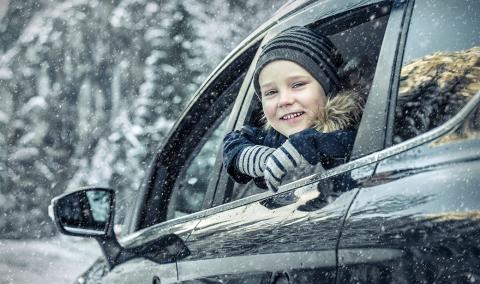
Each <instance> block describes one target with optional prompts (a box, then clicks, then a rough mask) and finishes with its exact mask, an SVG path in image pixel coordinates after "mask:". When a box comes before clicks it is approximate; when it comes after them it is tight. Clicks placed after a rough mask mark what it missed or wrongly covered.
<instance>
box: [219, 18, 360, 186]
mask: <svg viewBox="0 0 480 284" xmlns="http://www.w3.org/2000/svg"><path fill="white" fill-rule="evenodd" d="M342 63H343V60H342V57H341V55H340V54H339V52H338V51H337V49H336V47H335V46H334V44H333V43H332V42H331V41H330V40H329V39H328V38H327V37H326V36H323V35H321V34H318V33H316V32H314V31H313V30H311V29H309V28H306V27H292V28H289V29H287V30H285V31H283V32H281V33H279V34H278V35H277V36H275V37H274V38H273V39H272V40H271V41H270V42H268V43H267V44H266V45H265V47H264V48H263V50H262V53H261V54H260V57H259V60H258V62H257V64H256V68H255V73H254V78H253V82H254V86H255V91H256V93H257V95H259V96H260V97H261V102H262V109H263V114H264V118H265V119H266V124H265V127H264V128H263V129H260V128H255V127H251V126H244V127H243V128H242V130H240V131H233V132H230V133H229V134H227V135H226V137H225V139H224V149H223V150H224V166H225V167H226V169H227V171H228V173H229V174H230V175H231V176H232V178H233V179H234V180H235V181H237V182H240V183H246V182H248V181H250V180H251V179H252V178H254V179H255V180H256V181H257V182H256V183H257V185H260V186H261V185H262V182H259V181H261V180H262V179H264V181H265V183H266V185H267V186H268V188H269V189H270V190H272V191H277V190H278V187H279V186H280V185H281V184H284V183H285V182H286V181H287V180H288V178H291V177H293V176H296V175H297V176H298V175H302V173H303V172H304V171H305V170H306V169H308V168H310V169H311V168H313V167H315V169H316V171H323V170H324V169H329V168H332V167H334V166H336V165H338V164H340V163H344V162H345V161H346V160H347V159H348V157H349V155H350V152H351V149H352V146H353V142H354V139H355V134H356V126H357V124H358V122H359V119H360V116H361V112H362V103H361V100H360V99H359V98H360V97H359V96H356V94H355V93H354V92H352V91H347V90H344V87H345V86H343V85H344V84H342V80H341V78H340V77H341V76H340V75H339V73H340V72H339V70H340V67H341V66H342Z"/></svg>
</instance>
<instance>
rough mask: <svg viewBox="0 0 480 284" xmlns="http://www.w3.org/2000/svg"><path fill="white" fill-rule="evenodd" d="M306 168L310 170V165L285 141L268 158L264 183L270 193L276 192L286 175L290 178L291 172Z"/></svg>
mask: <svg viewBox="0 0 480 284" xmlns="http://www.w3.org/2000/svg"><path fill="white" fill-rule="evenodd" d="M306 167H310V168H311V167H312V165H311V164H309V163H308V162H307V160H305V158H304V157H303V156H302V155H301V154H300V153H299V152H298V151H297V149H295V147H293V145H292V144H291V143H290V142H289V141H288V140H287V141H286V142H285V143H283V145H282V146H280V147H279V148H278V149H276V150H275V151H274V152H273V153H272V154H271V155H270V156H269V157H268V159H267V163H266V168H265V171H264V176H265V182H266V183H267V186H268V188H269V189H270V190H271V191H273V192H277V190H278V187H279V186H280V185H281V184H282V182H283V181H284V179H285V177H286V176H287V174H289V176H290V175H292V172H297V171H299V170H300V169H305V168H306Z"/></svg>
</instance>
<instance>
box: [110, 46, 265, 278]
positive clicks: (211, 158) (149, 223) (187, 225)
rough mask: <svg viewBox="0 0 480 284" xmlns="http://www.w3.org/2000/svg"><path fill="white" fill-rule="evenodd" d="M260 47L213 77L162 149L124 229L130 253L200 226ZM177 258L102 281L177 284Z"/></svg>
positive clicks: (133, 266)
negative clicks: (231, 121) (228, 132)
mask: <svg viewBox="0 0 480 284" xmlns="http://www.w3.org/2000/svg"><path fill="white" fill-rule="evenodd" d="M257 48H258V45H256V46H255V45H254V44H247V45H246V46H244V47H243V48H240V49H239V50H237V52H236V53H234V54H233V55H232V56H231V57H230V58H229V60H226V61H224V62H223V63H222V64H221V65H220V66H219V67H218V68H217V69H216V70H215V71H214V72H213V73H212V75H211V76H210V77H209V78H208V79H207V81H206V83H205V84H204V85H203V86H202V87H201V88H200V90H199V91H198V93H197V94H196V95H195V97H194V98H193V99H192V101H191V103H190V105H189V106H188V107H187V110H186V112H185V113H184V114H183V115H182V117H181V119H180V120H179V121H178V122H177V124H176V125H175V126H174V127H173V130H172V131H171V133H170V135H169V137H167V138H166V142H165V143H164V145H161V147H160V149H159V151H158V153H157V154H156V155H155V157H154V158H153V161H152V164H151V166H150V170H149V174H148V176H147V178H146V179H145V181H144V184H143V185H142V186H141V189H140V190H139V192H138V195H137V200H136V202H135V205H134V207H133V209H132V211H131V213H130V215H129V216H127V218H128V220H129V223H128V224H127V225H126V227H127V228H129V230H130V232H131V233H130V234H129V235H127V236H126V237H124V238H122V239H121V243H122V244H123V245H124V246H126V247H127V248H129V247H135V246H138V245H145V244H146V243H148V242H150V241H153V240H156V239H159V238H162V237H163V236H166V235H169V234H174V235H176V236H178V237H179V238H180V239H181V240H182V241H184V242H185V241H186V240H187V239H188V237H189V235H190V233H191V232H192V230H193V229H194V228H195V226H196V225H197V224H198V222H199V221H200V218H201V216H202V214H203V213H202V211H203V210H204V209H205V208H207V207H208V206H209V204H211V199H212V196H213V192H212V190H214V188H215V187H214V185H215V183H214V182H212V181H213V180H214V179H213V178H212V177H215V176H216V175H217V173H216V172H215V171H216V170H218V168H216V167H215V165H216V163H217V162H216V160H215V157H216V156H217V153H218V152H219V151H220V148H221V145H222V141H223V137H224V136H225V134H226V128H227V126H228V123H229V118H230V117H231V114H232V113H236V112H238V107H237V110H235V106H234V103H235V101H236V98H237V96H238V94H239V93H241V86H242V82H243V80H244V78H245V71H246V69H247V68H248V66H249V65H250V63H251V60H252V59H253V56H254V55H255V51H256V49H257ZM232 117H235V116H232ZM179 246H180V247H179V248H177V249H178V251H179V254H178V256H177V257H176V258H182V257H185V256H186V255H188V254H189V250H188V247H185V246H184V245H183V244H179ZM153 253H154V252H153ZM176 258H175V259H170V260H168V261H164V262H162V263H159V262H155V261H153V260H151V258H147V257H142V256H139V257H138V258H135V259H132V260H129V261H127V262H125V263H122V264H120V265H118V266H116V267H114V268H113V269H112V270H111V271H109V272H108V273H107V274H106V275H105V276H104V277H103V279H102V281H103V283H171V282H175V281H177V267H176Z"/></svg>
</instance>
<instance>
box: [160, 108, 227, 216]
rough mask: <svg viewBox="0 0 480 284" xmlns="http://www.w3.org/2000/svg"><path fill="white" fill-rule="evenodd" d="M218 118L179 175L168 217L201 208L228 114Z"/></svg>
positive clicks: (223, 134)
mask: <svg viewBox="0 0 480 284" xmlns="http://www.w3.org/2000/svg"><path fill="white" fill-rule="evenodd" d="M228 113H229V112H225V114H224V115H223V116H222V117H220V118H219V119H218V120H217V122H216V123H214V126H213V127H212V129H210V132H209V133H208V134H207V135H206V136H205V137H203V138H202V141H201V142H200V144H199V146H197V148H198V150H197V151H194V153H196V155H193V157H192V160H191V161H190V162H188V163H187V165H186V170H184V171H183V172H182V173H181V174H180V175H179V177H178V181H177V183H176V184H175V187H174V190H173V193H172V194H173V196H172V199H171V201H170V203H169V207H170V208H169V212H168V215H167V216H168V217H167V218H168V219H172V218H177V217H181V216H183V215H187V214H191V213H194V212H197V211H200V210H201V209H202V205H203V201H204V199H205V193H206V189H207V188H208V184H209V181H210V178H211V177H212V174H213V173H214V172H213V169H214V165H215V160H216V156H217V153H218V152H219V149H220V147H221V145H222V141H223V137H224V136H225V133H226V129H227V122H228V116H227V115H226V114H228Z"/></svg>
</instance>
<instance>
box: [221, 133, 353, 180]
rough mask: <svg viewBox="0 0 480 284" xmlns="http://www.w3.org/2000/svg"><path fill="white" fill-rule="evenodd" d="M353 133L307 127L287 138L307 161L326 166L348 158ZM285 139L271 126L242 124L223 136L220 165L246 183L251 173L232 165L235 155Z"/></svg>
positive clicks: (233, 176)
mask: <svg viewBox="0 0 480 284" xmlns="http://www.w3.org/2000/svg"><path fill="white" fill-rule="evenodd" d="M355 135H356V130H353V129H347V130H338V131H334V132H329V133H323V132H319V131H317V130H314V129H312V128H309V129H305V130H303V131H300V132H298V133H295V134H293V135H291V136H290V137H289V138H288V139H289V141H290V143H291V144H292V145H293V146H294V147H295V148H296V149H297V151H298V152H299V153H300V154H301V155H302V156H303V157H304V158H305V159H306V160H307V161H308V162H309V163H310V164H312V165H316V164H318V163H319V162H321V163H322V166H323V167H324V168H325V169H330V168H332V167H335V166H337V165H339V164H342V163H345V162H346V161H347V160H348V158H349V157H350V153H351V151H352V147H353V142H354V141H355ZM286 140H287V138H286V137H285V136H283V135H282V134H280V133H279V132H277V131H276V130H274V129H273V128H270V129H269V130H263V129H260V128H255V127H251V126H244V127H243V128H242V129H241V130H236V131H232V132H230V133H228V134H227V135H226V136H225V138H224V140H223V165H224V167H225V168H226V170H227V172H228V174H229V175H230V176H231V177H232V178H233V179H234V180H235V181H236V182H239V183H247V182H249V181H250V180H251V179H252V177H250V176H248V175H245V174H243V173H241V172H240V171H238V170H237V168H236V166H235V165H236V163H235V161H236V158H237V155H239V154H240V152H241V151H242V149H243V148H245V147H247V146H253V145H263V146H267V147H271V148H278V147H280V146H281V145H282V144H283V143H284V142H285V141H286ZM257 184H258V183H257ZM260 184H262V182H260ZM261 187H263V186H261Z"/></svg>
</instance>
